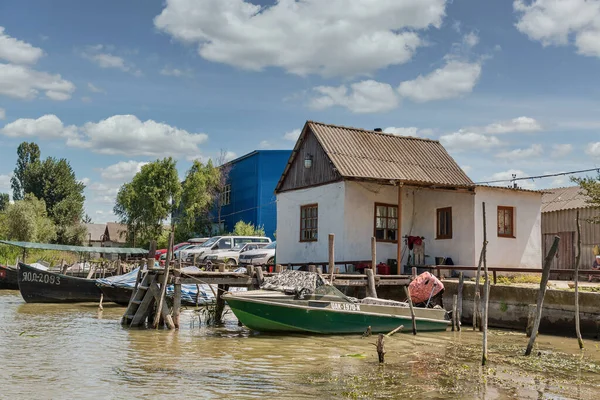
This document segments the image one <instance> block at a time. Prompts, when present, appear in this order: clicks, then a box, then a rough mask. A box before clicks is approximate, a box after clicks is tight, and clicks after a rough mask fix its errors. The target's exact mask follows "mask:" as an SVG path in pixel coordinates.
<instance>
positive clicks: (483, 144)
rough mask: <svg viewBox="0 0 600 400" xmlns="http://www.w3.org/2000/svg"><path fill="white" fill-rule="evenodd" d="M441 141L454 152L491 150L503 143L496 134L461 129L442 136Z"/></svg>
mask: <svg viewBox="0 0 600 400" xmlns="http://www.w3.org/2000/svg"><path fill="white" fill-rule="evenodd" d="M440 143H442V145H443V146H444V147H445V148H446V149H448V150H452V151H454V152H460V151H469V150H489V149H491V148H493V147H498V146H500V145H501V144H502V143H501V142H500V141H499V140H498V139H497V138H496V137H494V136H487V135H481V134H479V133H475V132H468V131H464V130H462V129H461V130H459V131H457V132H454V133H450V134H448V135H443V136H441V137H440Z"/></svg>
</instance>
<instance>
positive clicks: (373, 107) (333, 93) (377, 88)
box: [310, 80, 398, 113]
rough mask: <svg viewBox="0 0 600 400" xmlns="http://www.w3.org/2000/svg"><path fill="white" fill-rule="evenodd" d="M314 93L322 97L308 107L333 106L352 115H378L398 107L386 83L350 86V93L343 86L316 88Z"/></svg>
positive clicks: (390, 88)
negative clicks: (339, 107)
mask: <svg viewBox="0 0 600 400" xmlns="http://www.w3.org/2000/svg"><path fill="white" fill-rule="evenodd" d="M313 90H314V91H316V92H318V93H320V94H321V95H322V96H319V97H315V98H313V99H311V101H310V107H311V108H313V109H316V110H323V109H325V108H329V107H333V106H342V107H346V108H348V109H349V110H350V111H352V112H354V113H378V112H386V111H390V110H393V109H394V108H396V107H398V96H397V95H396V93H394V89H392V87H391V86H390V85H388V84H387V83H381V82H376V81H373V80H366V81H362V82H357V83H353V84H352V85H350V90H351V91H350V93H348V88H347V87H346V86H345V85H342V86H338V87H332V86H317V87H315V88H313Z"/></svg>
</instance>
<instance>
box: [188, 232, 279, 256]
mask: <svg viewBox="0 0 600 400" xmlns="http://www.w3.org/2000/svg"><path fill="white" fill-rule="evenodd" d="M242 243H271V239H270V238H268V237H264V236H262V237H261V236H214V237H211V238H210V239H208V240H207V241H206V242H204V243H202V245H201V246H200V247H196V248H194V249H190V250H187V251H186V250H184V251H183V252H182V254H181V259H182V260H186V261H188V262H189V261H193V259H194V256H196V261H197V262H202V261H204V258H206V256H208V255H209V254H218V253H220V252H224V251H230V250H231V249H232V248H234V247H235V246H239V245H240V244H242Z"/></svg>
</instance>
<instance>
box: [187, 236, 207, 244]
mask: <svg viewBox="0 0 600 400" xmlns="http://www.w3.org/2000/svg"><path fill="white" fill-rule="evenodd" d="M208 239H210V238H207V237H205V238H191V239H188V242H189V243H192V244H202V243H204V242H206V241H207V240H208Z"/></svg>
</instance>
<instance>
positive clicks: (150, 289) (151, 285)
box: [121, 271, 173, 329]
mask: <svg viewBox="0 0 600 400" xmlns="http://www.w3.org/2000/svg"><path fill="white" fill-rule="evenodd" d="M158 276H159V275H158V274H156V273H149V272H148V271H144V272H143V273H142V277H141V281H140V283H139V284H138V285H137V287H136V288H135V289H134V292H135V293H134V294H133V295H132V297H131V300H129V305H128V306H127V310H126V311H125V314H124V315H123V319H122V320H121V324H122V325H126V326H129V327H136V326H141V325H144V323H145V322H146V319H148V316H149V315H150V313H151V311H152V308H153V306H154V305H155V304H158V303H159V298H160V295H161V291H160V286H159V285H158ZM157 312H159V311H157ZM160 313H161V315H162V317H163V319H165V322H166V323H167V325H169V328H171V329H172V325H173V320H172V318H171V315H170V311H169V307H168V306H167V302H166V301H163V302H162V310H160Z"/></svg>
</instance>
